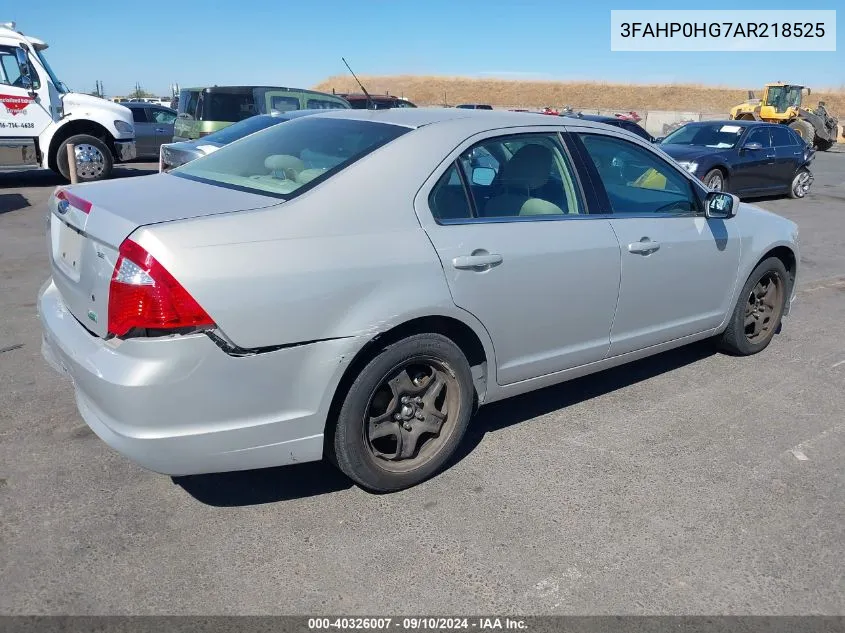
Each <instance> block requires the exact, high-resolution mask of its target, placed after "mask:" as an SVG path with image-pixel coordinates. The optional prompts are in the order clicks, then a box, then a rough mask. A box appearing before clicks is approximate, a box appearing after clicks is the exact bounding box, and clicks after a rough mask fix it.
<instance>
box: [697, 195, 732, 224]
mask: <svg viewBox="0 0 845 633" xmlns="http://www.w3.org/2000/svg"><path fill="white" fill-rule="evenodd" d="M738 206H739V198H737V197H736V196H733V195H731V194H729V193H725V192H724V191H711V192H709V193H708V194H707V196H706V197H705V198H704V217H706V218H713V219H719V220H727V219H728V218H732V217H734V216H735V215H736V210H737V207H738Z"/></svg>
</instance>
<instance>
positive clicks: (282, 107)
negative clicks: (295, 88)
mask: <svg viewBox="0 0 845 633" xmlns="http://www.w3.org/2000/svg"><path fill="white" fill-rule="evenodd" d="M293 110H299V98H298V97H286V96H284V95H273V96H271V97H270V111H271V112H273V111H275V112H291V111H293Z"/></svg>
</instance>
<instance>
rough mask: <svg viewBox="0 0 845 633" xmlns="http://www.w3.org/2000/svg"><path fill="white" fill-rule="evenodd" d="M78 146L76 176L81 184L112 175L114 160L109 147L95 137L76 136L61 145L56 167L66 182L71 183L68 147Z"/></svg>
mask: <svg viewBox="0 0 845 633" xmlns="http://www.w3.org/2000/svg"><path fill="white" fill-rule="evenodd" d="M68 145H75V146H76V176H77V180H78V181H79V182H94V181H96V180H103V179H105V178H108V177H109V176H110V175H111V172H112V169H113V168H114V159H113V158H112V154H111V151H110V150H109V148H108V146H106V144H105V143H104V142H103V141H101V140H100V139H98V138H97V137H95V136H91V135H89V134H76V135H75V136H71V137H69V138H67V139H65V141H64V142H63V143H62V144H61V145H59V150H58V154H57V155H56V166H57V167H58V169H59V173H60V174H61V175H62V177H63V178H64V179H65V180H68V181H70V168H69V167H68V159H67V146H68Z"/></svg>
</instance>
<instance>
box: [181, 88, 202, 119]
mask: <svg viewBox="0 0 845 633" xmlns="http://www.w3.org/2000/svg"><path fill="white" fill-rule="evenodd" d="M199 96H200V94H199V91H197V90H183V91H182V92H180V93H179V105H178V108H177V111H178V112H179V114H184V115H186V118H188V119H191V120H193V119H196V117H197V104H198V103H199Z"/></svg>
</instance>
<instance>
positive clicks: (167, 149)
mask: <svg viewBox="0 0 845 633" xmlns="http://www.w3.org/2000/svg"><path fill="white" fill-rule="evenodd" d="M329 110H330V109H329V108H326V109H319V110H292V111H290V112H284V113H281V114H257V115H255V116H251V117H249V118H248V119H244V120H243V121H239V122H237V123H233V124H232V125H230V126H228V127H225V128H223V129H222V130H218V131H217V132H213V133H211V134H209V135H208V136H204V137H202V138H200V139H197V140H195V141H179V142H177V143H166V144H164V145H162V146H161V150H160V155H159V161H158V170H159V171H160V172H167V171H170V170H171V169H174V168H175V167H179V166H180V165H184V164H185V163H189V162H191V161H192V160H194V159H197V158H199V157H201V156H206V155H207V154H211V153H212V152H216V151H217V150H218V149H220V148H221V147H223V146H225V145H228V144H229V143H232V142H234V141H237V140H238V139H242V138H243V137H245V136H249V135H250V134H253V133H255V132H258V131H259V130H263V129H265V128H268V127H270V126H273V125H278V124H279V123H284V122H285V121H290V120H291V119H295V118H298V117H301V116H308V115H310V114H317V113H319V112H327V111H329Z"/></svg>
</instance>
